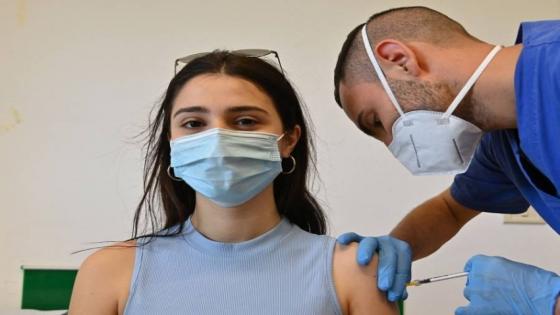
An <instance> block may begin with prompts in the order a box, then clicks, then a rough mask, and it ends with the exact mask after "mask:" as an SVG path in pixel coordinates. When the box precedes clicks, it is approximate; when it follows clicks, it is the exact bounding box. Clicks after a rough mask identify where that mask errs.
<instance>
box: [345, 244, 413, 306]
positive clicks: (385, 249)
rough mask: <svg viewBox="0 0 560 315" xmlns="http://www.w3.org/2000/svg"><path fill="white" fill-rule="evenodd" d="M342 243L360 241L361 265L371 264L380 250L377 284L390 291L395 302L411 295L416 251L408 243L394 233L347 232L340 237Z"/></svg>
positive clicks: (389, 293)
mask: <svg viewBox="0 0 560 315" xmlns="http://www.w3.org/2000/svg"><path fill="white" fill-rule="evenodd" d="M338 242H339V243H341V244H344V245H348V244H350V243H352V242H360V244H359V246H358V256H357V257H356V259H357V261H358V264H360V265H367V264H369V262H370V261H371V259H372V258H373V255H375V252H376V251H378V252H379V265H378V267H377V287H379V289H380V290H381V291H385V292H387V299H388V300H389V301H391V302H395V301H398V300H405V299H406V298H407V297H408V293H407V292H406V283H407V282H409V281H410V269H411V264H412V250H411V249H410V246H409V245H408V243H406V242H404V241H401V240H399V239H396V238H394V237H391V236H388V235H387V236H380V237H363V236H360V235H358V234H356V233H346V234H343V235H341V236H339V237H338Z"/></svg>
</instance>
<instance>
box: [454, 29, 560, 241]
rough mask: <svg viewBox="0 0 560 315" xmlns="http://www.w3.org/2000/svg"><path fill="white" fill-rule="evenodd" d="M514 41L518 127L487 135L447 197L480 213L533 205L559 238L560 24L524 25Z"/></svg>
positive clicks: (521, 210) (518, 208)
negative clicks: (516, 45)
mask: <svg viewBox="0 0 560 315" xmlns="http://www.w3.org/2000/svg"><path fill="white" fill-rule="evenodd" d="M516 43H523V49H522V51H521V54H520V56H519V60H518V61H517V66H516V69H515V97H516V108H517V129H510V130H498V131H492V132H489V133H487V134H485V135H484V136H483V138H482V140H481V142H480V145H479V146H478V148H477V151H476V153H475V156H474V158H473V160H472V162H471V165H470V166H469V168H468V169H467V171H466V172H465V173H463V174H459V175H457V176H456V177H455V180H454V181H453V184H452V186H451V194H452V196H453V198H455V200H457V201H458V202H459V203H460V204H462V205H463V206H465V207H468V208H471V209H474V210H478V211H484V212H496V213H521V212H524V211H525V210H527V208H528V207H529V205H532V206H533V207H534V208H535V209H536V210H537V212H538V213H539V214H540V215H541V217H542V218H543V219H544V220H545V221H546V222H547V223H548V224H549V225H550V226H551V227H552V228H553V229H554V230H555V231H556V233H558V234H560V20H555V21H541V22H525V23H522V24H521V27H520V28H519V34H518V36H517V41H516Z"/></svg>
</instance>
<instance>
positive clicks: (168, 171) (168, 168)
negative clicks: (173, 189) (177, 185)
mask: <svg viewBox="0 0 560 315" xmlns="http://www.w3.org/2000/svg"><path fill="white" fill-rule="evenodd" d="M167 176H169V178H171V179H172V180H174V181H176V182H182V181H183V180H182V179H180V178H177V177H175V176H173V175H171V165H169V166H168V167H167Z"/></svg>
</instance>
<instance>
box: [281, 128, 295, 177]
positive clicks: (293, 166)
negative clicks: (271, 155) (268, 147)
mask: <svg viewBox="0 0 560 315" xmlns="http://www.w3.org/2000/svg"><path fill="white" fill-rule="evenodd" d="M285 135H286V133H283V134H282V135H281V136H280V137H278V138H277V139H276V142H278V141H280V140H282V138H284V136H285ZM290 159H291V160H292V168H290V170H289V171H287V172H284V171H282V174H284V175H289V174H292V173H293V172H294V171H295V170H296V164H297V163H296V159H295V158H294V157H293V156H292V155H291V154H290Z"/></svg>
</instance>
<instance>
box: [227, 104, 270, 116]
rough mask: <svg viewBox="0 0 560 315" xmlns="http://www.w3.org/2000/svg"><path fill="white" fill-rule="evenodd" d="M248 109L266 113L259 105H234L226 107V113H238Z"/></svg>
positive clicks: (248, 110)
mask: <svg viewBox="0 0 560 315" xmlns="http://www.w3.org/2000/svg"><path fill="white" fill-rule="evenodd" d="M250 111H258V112H261V113H264V114H267V115H268V112H267V111H266V110H264V109H262V108H260V107H257V106H251V105H242V106H235V107H230V108H228V109H227V112H228V113H240V112H250Z"/></svg>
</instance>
